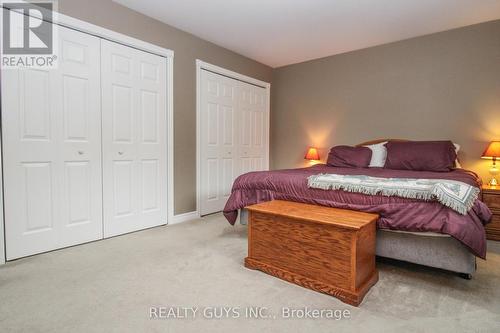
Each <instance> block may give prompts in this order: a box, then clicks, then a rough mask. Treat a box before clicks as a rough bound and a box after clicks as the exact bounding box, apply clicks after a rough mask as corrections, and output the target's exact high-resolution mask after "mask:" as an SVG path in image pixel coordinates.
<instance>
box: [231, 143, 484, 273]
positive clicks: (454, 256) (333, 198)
mask: <svg viewBox="0 0 500 333" xmlns="http://www.w3.org/2000/svg"><path fill="white" fill-rule="evenodd" d="M364 144H366V143H364ZM321 173H335V174H347V175H368V176H375V177H401V178H419V179H420V178H422V179H450V180H457V181H461V182H464V183H467V184H469V185H471V186H476V187H478V188H481V180H480V178H479V177H478V176H477V175H476V174H475V173H473V172H470V171H467V170H463V169H454V170H452V171H450V172H445V173H443V172H428V171H407V170H387V169H384V168H362V169H353V168H337V167H331V166H328V165H325V164H318V165H315V166H311V167H308V168H298V169H288V170H275V171H262V172H251V173H248V174H244V175H242V176H240V177H238V178H237V179H236V180H235V182H234V185H233V190H232V193H231V196H230V197H229V199H228V201H227V203H226V206H225V208H224V215H225V217H226V218H227V220H228V221H229V223H231V224H234V223H235V222H236V220H237V216H238V213H239V214H240V222H241V223H246V211H245V207H246V206H249V205H252V204H255V203H259V202H263V201H269V200H273V199H279V200H288V201H297V202H305V203H312V204H317V205H323V206H329V207H336V208H344V209H352V210H359V211H365V212H374V213H378V214H380V219H379V220H378V221H377V227H378V231H377V255H378V256H381V257H387V258H391V259H396V260H402V261H407V262H411V263H416V264H420V265H426V266H430V267H436V268H440V269H445V270H449V271H453V272H457V273H459V274H460V275H461V276H462V277H464V278H471V276H472V274H473V273H474V272H475V269H476V257H479V258H482V259H486V234H485V230H484V224H486V223H488V221H489V220H490V219H491V212H490V211H489V209H488V208H487V206H486V205H485V204H484V203H482V202H481V201H480V200H479V199H478V200H476V201H475V202H474V205H473V207H472V208H471V209H470V211H469V212H468V213H467V214H466V215H461V214H458V213H457V212H455V211H453V210H452V209H450V208H448V207H445V206H443V205H441V204H440V203H438V202H434V201H421V200H417V199H407V198H400V197H387V196H382V195H364V194H360V193H351V192H345V191H338V190H337V191H333V190H330V191H325V190H319V189H313V188H309V187H308V186H307V178H308V177H309V176H311V175H316V174H321Z"/></svg>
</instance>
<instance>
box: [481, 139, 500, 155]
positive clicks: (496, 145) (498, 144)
mask: <svg viewBox="0 0 500 333" xmlns="http://www.w3.org/2000/svg"><path fill="white" fill-rule="evenodd" d="M481 158H487V159H495V158H500V141H491V142H490V144H489V145H488V148H486V150H485V151H484V153H483V156H481Z"/></svg>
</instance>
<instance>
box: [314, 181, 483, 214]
mask: <svg viewBox="0 0 500 333" xmlns="http://www.w3.org/2000/svg"><path fill="white" fill-rule="evenodd" d="M308 186H309V187H311V188H318V189H323V190H344V191H347V192H357V193H363V194H368V195H378V194H380V195H385V196H397V197H402V198H409V199H419V200H425V201H431V200H435V201H438V202H440V203H441V204H442V205H444V206H446V207H449V208H451V209H453V210H454V211H456V212H458V213H460V214H462V215H467V213H468V212H469V210H470V209H471V208H472V206H473V205H474V202H475V201H476V199H477V197H478V195H479V192H480V190H479V188H477V187H475V186H471V185H469V184H466V183H463V182H459V181H455V180H448V179H412V178H379V177H370V176H362V175H337V174H319V175H312V176H309V177H308Z"/></svg>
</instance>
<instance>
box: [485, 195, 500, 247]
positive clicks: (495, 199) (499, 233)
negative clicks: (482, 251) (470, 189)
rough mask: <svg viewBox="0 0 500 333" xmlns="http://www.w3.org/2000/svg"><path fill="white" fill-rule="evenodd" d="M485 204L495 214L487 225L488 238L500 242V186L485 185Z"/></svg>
mask: <svg viewBox="0 0 500 333" xmlns="http://www.w3.org/2000/svg"><path fill="white" fill-rule="evenodd" d="M483 202H484V203H485V204H486V205H487V206H488V207H489V208H490V209H491V212H492V213H493V219H492V220H491V222H490V223H488V224H487V225H486V238H487V239H491V240H496V241H500V186H494V187H492V186H489V185H483Z"/></svg>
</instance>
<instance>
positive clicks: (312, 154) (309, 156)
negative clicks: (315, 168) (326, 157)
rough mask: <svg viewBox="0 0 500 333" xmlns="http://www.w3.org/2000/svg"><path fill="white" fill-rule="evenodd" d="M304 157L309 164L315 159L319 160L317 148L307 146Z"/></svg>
mask: <svg viewBox="0 0 500 333" xmlns="http://www.w3.org/2000/svg"><path fill="white" fill-rule="evenodd" d="M304 159H306V160H309V161H310V163H311V164H312V163H314V162H315V161H319V153H318V149H316V148H314V147H309V149H308V150H307V153H306V156H304Z"/></svg>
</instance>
